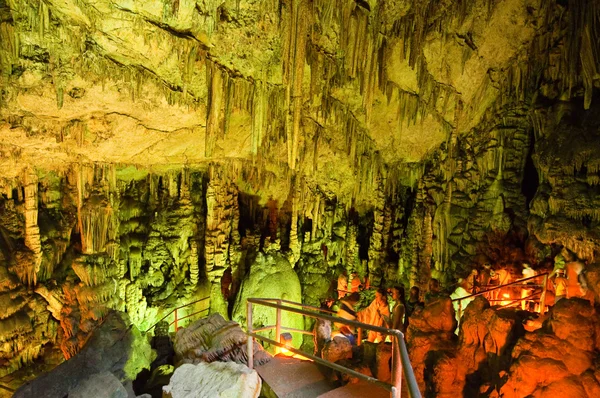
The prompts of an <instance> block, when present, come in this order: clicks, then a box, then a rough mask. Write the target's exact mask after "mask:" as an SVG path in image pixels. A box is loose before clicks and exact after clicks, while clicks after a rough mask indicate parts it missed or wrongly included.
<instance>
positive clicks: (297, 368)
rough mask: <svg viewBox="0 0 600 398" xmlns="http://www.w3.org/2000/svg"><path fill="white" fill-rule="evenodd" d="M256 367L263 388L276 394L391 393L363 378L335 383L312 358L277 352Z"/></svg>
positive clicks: (372, 396) (324, 397)
mask: <svg viewBox="0 0 600 398" xmlns="http://www.w3.org/2000/svg"><path fill="white" fill-rule="evenodd" d="M256 371H257V372H258V374H259V375H260V377H261V378H262V379H263V384H266V386H263V391H264V389H267V390H270V391H271V392H272V393H273V395H274V396H275V397H278V398H315V397H319V398H341V397H348V398H352V397H357V398H358V397H369V398H380V397H381V398H389V396H390V393H389V392H387V391H385V390H383V389H381V388H378V387H377V386H374V385H373V384H371V383H367V382H364V381H361V382H359V383H357V384H347V385H345V386H343V387H337V386H336V385H335V383H332V382H330V381H329V380H328V379H327V378H326V377H325V376H324V374H323V373H324V372H322V371H321V370H320V369H319V367H318V366H317V365H316V364H315V363H314V362H311V361H303V360H300V359H295V358H287V357H282V356H276V357H274V358H273V359H272V360H271V361H270V362H268V363H266V364H265V365H262V366H257V367H256ZM267 396H269V395H267Z"/></svg>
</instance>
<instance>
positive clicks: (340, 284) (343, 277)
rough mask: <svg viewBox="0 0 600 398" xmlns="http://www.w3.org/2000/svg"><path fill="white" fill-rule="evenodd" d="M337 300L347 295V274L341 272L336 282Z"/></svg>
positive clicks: (344, 271)
mask: <svg viewBox="0 0 600 398" xmlns="http://www.w3.org/2000/svg"><path fill="white" fill-rule="evenodd" d="M337 293H338V299H340V300H341V299H343V298H344V297H345V296H346V295H347V294H348V272H347V271H346V270H343V271H342V273H341V274H340V276H338V280H337Z"/></svg>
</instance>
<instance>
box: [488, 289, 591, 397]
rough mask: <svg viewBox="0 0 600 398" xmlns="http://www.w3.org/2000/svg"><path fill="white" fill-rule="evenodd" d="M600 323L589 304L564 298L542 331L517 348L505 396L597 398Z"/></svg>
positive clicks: (551, 313) (519, 343)
mask: <svg viewBox="0 0 600 398" xmlns="http://www.w3.org/2000/svg"><path fill="white" fill-rule="evenodd" d="M598 326H599V319H598V315H597V314H596V311H595V310H594V308H593V307H592V306H591V304H590V303H589V302H588V301H587V300H582V299H578V298H571V299H563V300H560V301H559V302H558V303H557V304H556V305H555V306H554V307H553V308H552V310H551V312H550V314H549V318H548V320H547V321H546V322H545V323H544V325H543V327H542V328H541V329H540V330H538V331H536V332H534V333H527V334H526V335H525V337H524V338H522V339H521V340H519V342H518V343H517V344H516V346H515V348H514V350H513V352H512V356H513V358H514V363H513V365H512V366H511V368H510V373H509V375H508V378H507V381H506V384H504V386H503V387H502V389H501V391H500V392H501V394H502V395H503V396H504V397H506V398H512V397H524V396H534V397H551V396H563V397H583V398H584V397H597V396H598V392H600V383H599V382H598V380H599V379H598V376H600V368H599V367H598V365H597V364H596V363H597V348H598V346H597V339H598V330H599V329H598Z"/></svg>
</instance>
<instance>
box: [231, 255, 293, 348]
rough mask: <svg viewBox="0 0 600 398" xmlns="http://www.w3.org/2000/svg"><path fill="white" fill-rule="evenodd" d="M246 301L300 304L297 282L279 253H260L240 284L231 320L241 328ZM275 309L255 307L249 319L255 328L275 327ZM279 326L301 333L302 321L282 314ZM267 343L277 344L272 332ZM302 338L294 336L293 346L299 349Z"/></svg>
mask: <svg viewBox="0 0 600 398" xmlns="http://www.w3.org/2000/svg"><path fill="white" fill-rule="evenodd" d="M249 297H255V298H269V299H284V300H289V301H294V302H302V295H301V287H300V280H299V279H298V275H297V274H296V272H294V269H293V268H292V266H291V265H290V263H289V261H288V260H287V259H286V258H285V257H284V256H282V255H281V254H278V253H272V254H262V253H259V254H258V256H257V257H256V260H255V261H254V263H253V264H252V265H251V267H250V273H249V274H248V276H247V277H246V278H245V279H244V281H243V282H242V286H241V288H240V294H239V295H238V297H237V299H236V303H235V307H234V310H233V319H234V320H235V321H237V322H238V323H239V324H240V325H245V324H246V321H247V320H246V316H247V315H246V313H247V307H246V299H247V298H249ZM275 321H276V314H275V309H274V308H270V307H265V306H260V305H255V306H254V309H253V315H252V323H253V327H254V328H259V327H263V326H270V325H275V323H276V322H275ZM281 324H282V325H283V326H286V327H289V328H294V329H304V318H303V316H302V315H298V314H293V313H290V312H286V311H284V312H282V316H281ZM266 335H267V336H268V337H269V338H270V339H273V340H278V337H277V338H276V337H275V336H274V330H271V331H270V332H269V334H266ZM301 343H302V338H301V336H299V335H298V334H295V335H294V336H293V340H292V344H293V346H294V347H296V348H297V347H300V344H301Z"/></svg>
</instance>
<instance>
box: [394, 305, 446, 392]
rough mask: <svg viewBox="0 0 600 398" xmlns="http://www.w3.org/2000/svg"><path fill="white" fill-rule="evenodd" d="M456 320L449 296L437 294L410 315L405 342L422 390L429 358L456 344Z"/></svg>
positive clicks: (423, 389)
mask: <svg viewBox="0 0 600 398" xmlns="http://www.w3.org/2000/svg"><path fill="white" fill-rule="evenodd" d="M455 329H456V319H455V318H454V308H453V307H452V300H450V298H449V297H439V298H437V299H436V300H433V301H431V302H428V303H427V304H426V305H425V308H423V309H418V310H416V311H415V312H414V313H413V314H412V316H411V317H410V323H409V326H408V330H407V333H406V341H407V344H408V351H409V357H410V362H411V364H412V366H413V370H414V372H415V377H416V379H417V382H418V383H419V389H420V390H421V391H425V390H426V385H425V378H426V373H427V374H428V373H429V371H427V365H428V364H430V363H431V357H432V356H437V355H440V354H441V353H442V352H445V351H453V350H454V349H455V347H456V335H455V334H454V330H455Z"/></svg>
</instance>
